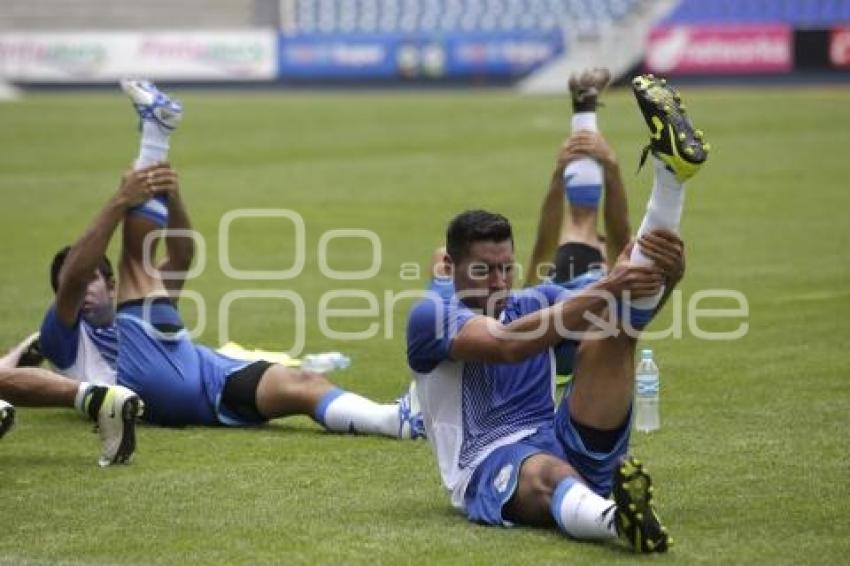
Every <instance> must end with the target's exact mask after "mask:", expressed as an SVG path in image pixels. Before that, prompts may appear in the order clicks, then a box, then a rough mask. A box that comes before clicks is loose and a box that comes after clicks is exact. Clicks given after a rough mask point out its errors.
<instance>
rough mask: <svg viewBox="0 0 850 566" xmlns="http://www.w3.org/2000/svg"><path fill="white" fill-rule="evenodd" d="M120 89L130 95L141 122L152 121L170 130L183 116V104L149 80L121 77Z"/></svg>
mask: <svg viewBox="0 0 850 566" xmlns="http://www.w3.org/2000/svg"><path fill="white" fill-rule="evenodd" d="M121 89H122V90H123V91H124V92H125V93H127V95H128V96H129V97H130V100H131V101H132V102H133V106H134V107H135V108H136V112H138V114H139V118H140V119H141V120H142V122H144V121H145V120H148V121H151V122H154V123H156V124H157V125H159V126H160V127H161V128H163V129H164V130H165V131H166V132H170V131H172V130H174V129H175V128H176V127H177V124H179V123H180V120H181V118H183V105H182V104H180V103H179V102H178V101H176V100H171V99H170V98H169V97H168V95H167V94H165V93H164V92H162V91H161V90H159V89H158V88H156V85H155V84H153V83H152V82H150V81H144V80H138V79H122V80H121Z"/></svg>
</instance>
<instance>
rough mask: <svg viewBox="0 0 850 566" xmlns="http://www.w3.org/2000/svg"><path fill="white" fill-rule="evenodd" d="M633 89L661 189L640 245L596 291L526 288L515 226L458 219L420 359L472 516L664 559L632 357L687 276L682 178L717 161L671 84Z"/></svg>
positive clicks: (446, 464)
mask: <svg viewBox="0 0 850 566" xmlns="http://www.w3.org/2000/svg"><path fill="white" fill-rule="evenodd" d="M634 90H635V94H636V96H637V98H638V103H639V105H640V107H641V110H642V112H643V114H644V117H645V119H646V121H647V123H648V124H649V125H650V129H651V133H652V134H653V137H652V138H651V141H650V149H651V151H652V153H653V164H654V169H655V180H654V185H653V190H652V195H651V197H650V201H649V205H648V207H647V213H646V216H645V217H644V220H643V223H642V224H641V227H640V229H639V231H638V237H637V240H636V241H635V242H634V243H632V244H631V245H629V246H628V247H627V248H626V250H624V252H623V253H622V254H620V256H619V258H618V259H617V261H616V263H615V264H614V266H613V268H612V269H611V270H610V272H609V273H608V274H607V275H605V276H601V277H600V278H598V280H596V281H595V282H592V281H590V280H588V281H587V286H586V287H585V288H584V289H573V290H567V289H564V288H562V287H560V286H556V285H540V286H536V287H531V288H528V289H524V290H522V291H518V292H512V291H511V286H512V283H513V281H512V279H513V277H512V271H511V270H512V266H513V262H514V248H513V236H512V231H511V226H510V224H509V222H508V221H507V219H505V218H504V217H502V216H500V215H498V214H492V213H488V212H484V211H470V212H465V213H463V214H460V215H459V216H457V217H455V218H454V219H453V220H452V221H451V223H450V224H449V227H448V230H447V236H446V248H447V253H448V257H449V262H450V267H451V272H452V278H453V282H454V288H455V293H454V296H452V297H448V298H447V297H445V296H442V297H441V296H438V295H436V294H433V295H432V296H431V297H429V298H426V299H425V300H423V301H421V302H420V303H418V304H417V305H416V306H415V307H414V309H413V311H412V312H411V315H410V318H409V321H408V334H407V356H408V365H409V366H410V368H411V370H412V371H413V374H414V376H415V379H416V381H417V393H418V395H419V401H420V403H421V407H422V414H423V419H424V421H425V428H426V430H427V435H428V438H429V441H430V442H431V444H432V447H433V449H434V452H435V455H436V458H437V461H438V464H439V469H440V472H441V475H442V480H443V484H444V486H445V487H446V489H448V490H449V491H450V493H451V500H452V503H453V505H454V506H455V507H457V508H459V509H461V510H463V512H464V513H465V514H466V516H467V517H468V518H469V519H470V520H471V521H475V522H480V523H485V524H491V525H505V526H508V525H511V524H513V523H520V524H525V525H539V526H547V525H550V526H551V525H557V527H558V528H559V529H561V530H562V531H563V532H564V533H566V534H567V535H569V536H571V537H574V538H577V539H582V540H612V539H616V538H617V537H620V538H622V539H623V540H625V541H626V542H627V543H628V544H629V545H631V546H632V548H633V549H634V550H635V551H638V552H664V551H666V550H667V549H668V547H669V546H670V544H671V540H670V539H669V538H668V536H667V532H666V530H665V529H664V527H662V526H661V524H660V522H659V519H658V516H657V515H656V512H655V509H654V505H653V492H652V485H651V479H650V476H649V474H648V473H647V471H646V469H644V468H643V465H642V464H641V463H640V462H639V461H638V460H636V459H634V458H630V457H627V456H626V455H627V451H628V440H629V432H630V416H631V405H632V398H633V387H634V353H635V347H636V342H637V337H638V331H639V330H640V329H641V328H643V327H644V326H645V325H646V324H647V323H648V322H649V321H650V319H651V318H652V317H653V316H654V314H655V312H656V311H657V308H658V305H659V304H660V303H661V300H662V298H663V297H664V296H665V295H666V294H668V293H669V292H670V291H671V289H672V288H673V287H674V286H675V285H676V284H677V283H678V281H679V279H680V278H681V276H682V274H683V269H684V265H683V255H682V243H681V240H679V239H678V238H677V237H672V238H669V237H665V236H664V234H666V233H667V232H665V231H664V230H667V231H673V232H675V231H677V230H678V226H679V222H680V220H681V213H682V203H683V198H684V182H685V180H687V179H688V178H689V177H691V176H692V175H693V174H694V173H695V172H696V171H697V169H698V168H699V166H700V165H701V164H702V163H703V162H704V161H705V159H706V156H707V155H706V147H705V146H704V145H703V144H702V143H701V141H700V140H701V134H699V133H698V132H696V131H694V130H693V127H692V126H691V123H690V121H689V120H688V119H687V118H686V116H685V114H684V112H683V110H682V108H681V107H680V105H679V99H678V95H677V94H676V93H675V92H674V91H672V89H670V88H669V87H667V86H666V85H664V84H663V83H661V82H660V81H657V80H656V79H655V78H654V77H651V76H647V77H638V78H636V79H635V82H634ZM659 229H664V230H659ZM650 236H652V237H651V238H650ZM588 315H595V316H596V317H603V318H605V319H607V320H608V321H610V323H611V324H612V325H613V324H616V325H615V326H614V328H615V330H616V332H613V331H611V328H610V327H609V328H608V329H607V331H606V332H605V333H603V334H602V335H599V333H598V332H597V333H596V335H595V336H594V335H591V334H588V333H587V332H588V331H596V330H598V329H600V328H602V326H601V323H600V322H599V319H598V318H597V319H596V322H595V323H593V324H591V323H590V320H591V317H590V316H588ZM615 321H616V323H615ZM627 323H628V324H627ZM577 332H579V333H582V332H583V333H584V334H582V335H581V336H577V335H576V334H575V333H577ZM570 342H573V343H574V344H573V346H570V347H568V348H567V350H568V351H569V350H570V349H572V348H577V351H576V352H575V362H574V372H573V375H574V377H573V380H572V382H571V383H570V384H569V385H568V386H567V389H566V391H565V393H564V399H563V402H562V403H561V404H560V406H559V407H558V409H557V412H556V410H555V406H554V401H553V398H552V397H553V388H554V387H553V385H554V383H553V379H554V363H555V358H556V357H557V356H559V355H562V354H563V351H562V349H563V348H564V346H565V345H566V344H569V343H570ZM612 493H613V496H614V501H613V502H612V501H610V500H609V499H607V497H608V496H609V495H610V494H612Z"/></svg>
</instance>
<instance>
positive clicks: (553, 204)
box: [525, 130, 591, 287]
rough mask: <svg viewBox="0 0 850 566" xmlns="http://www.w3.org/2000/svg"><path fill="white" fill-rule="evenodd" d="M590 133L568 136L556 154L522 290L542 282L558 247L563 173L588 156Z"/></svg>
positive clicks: (563, 202) (560, 228)
mask: <svg viewBox="0 0 850 566" xmlns="http://www.w3.org/2000/svg"><path fill="white" fill-rule="evenodd" d="M590 133H591V132H587V131H584V130H582V131H579V132H577V133H575V134H573V135H572V136H570V137H569V138H568V139H567V140H566V141H565V142H564V143H563V145H561V148H560V149H559V150H558V156H557V158H556V162H555V170H554V171H553V172H552V177H551V178H550V179H549V190H548V191H547V192H546V196H545V197H544V198H543V204H542V205H541V206H540V219H539V221H538V222H537V238H536V239H535V241H534V247H533V248H532V251H531V259H530V260H529V262H528V270H527V273H528V275H526V278H525V286H526V287H530V286H532V285H537V284H539V283H540V282H541V278H540V268H541V266H542V265H544V264H546V263H548V262H551V261H552V258H553V257H555V252H556V251H557V250H558V244H560V243H561V235H562V234H563V232H564V222H565V220H566V219H565V218H564V216H565V214H564V210H565V206H566V199H565V198H564V169H566V167H567V165H569V164H570V163H572V162H573V161H576V160H577V159H581V158H582V157H585V156H586V155H587V149H586V148H587V146H588V143H587V142H586V137H587V134H590Z"/></svg>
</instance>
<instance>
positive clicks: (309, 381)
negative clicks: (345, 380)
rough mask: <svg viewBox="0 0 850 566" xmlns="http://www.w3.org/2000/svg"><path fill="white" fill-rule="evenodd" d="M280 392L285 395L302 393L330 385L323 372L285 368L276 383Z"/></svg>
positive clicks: (324, 388) (322, 388)
mask: <svg viewBox="0 0 850 566" xmlns="http://www.w3.org/2000/svg"><path fill="white" fill-rule="evenodd" d="M278 386H279V390H280V393H281V394H282V395H285V396H296V395H304V394H309V393H311V392H314V391H316V390H326V389H327V388H328V387H329V386H330V382H329V381H328V378H327V377H325V376H324V374H321V373H318V372H315V371H307V370H302V369H297V368H285V371H284V372H283V374H282V376H281V379H280V380H279V383H278Z"/></svg>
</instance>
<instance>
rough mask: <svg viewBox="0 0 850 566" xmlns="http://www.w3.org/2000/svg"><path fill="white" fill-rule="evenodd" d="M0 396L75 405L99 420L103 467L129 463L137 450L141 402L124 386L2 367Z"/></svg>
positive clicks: (31, 403)
mask: <svg viewBox="0 0 850 566" xmlns="http://www.w3.org/2000/svg"><path fill="white" fill-rule="evenodd" d="M0 398H2V399H4V400H7V401H10V402H11V403H14V404H15V405H19V406H24V407H68V408H75V409H76V410H77V411H79V412H80V413H81V414H82V415H84V416H86V417H88V418H90V419H91V420H93V421H95V422H97V423H98V433H99V434H100V438H101V443H102V451H101V455H100V459H99V460H98V463H99V464H100V465H101V466H108V465H110V464H126V463H128V462H129V461H130V457H131V456H132V455H133V452H134V451H135V449H136V440H135V419H136V415H137V414H138V413H139V412H140V411H141V402H140V401H139V398H138V397H137V396H136V395H135V394H134V393H133V392H132V391H130V390H129V389H126V388H124V387H120V386H106V385H95V384H92V383H88V382H80V381H76V380H73V379H68V378H66V377H63V376H61V375H58V374H55V373H53V372H50V371H47V370H43V369H39V368H16V369H0ZM12 415H13V416H14V413H12ZM0 420H5V419H0ZM0 428H5V429H6V430H8V427H6V426H5V425H3V426H0ZM0 436H2V434H1V433H0Z"/></svg>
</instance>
